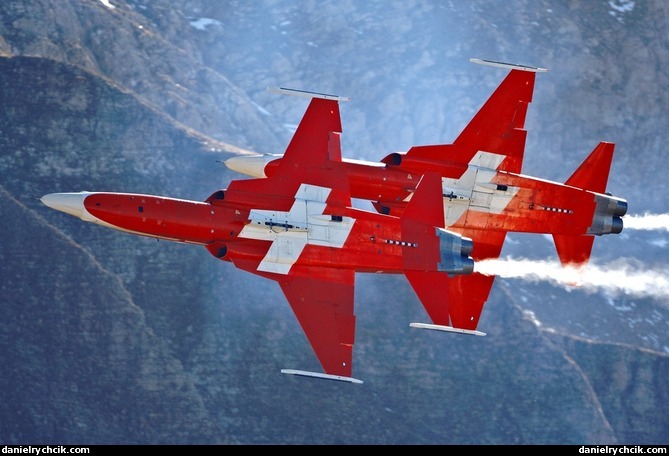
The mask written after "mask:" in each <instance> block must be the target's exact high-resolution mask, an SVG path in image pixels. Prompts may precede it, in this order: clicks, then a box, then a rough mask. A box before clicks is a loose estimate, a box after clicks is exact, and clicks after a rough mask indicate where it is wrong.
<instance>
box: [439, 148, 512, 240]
mask: <svg viewBox="0 0 669 456" xmlns="http://www.w3.org/2000/svg"><path fill="white" fill-rule="evenodd" d="M502 160H504V155H499V154H492V153H490V152H483V151H478V152H477V153H476V155H474V157H472V159H471V160H470V161H469V166H468V167H467V170H466V171H465V172H464V173H463V174H462V176H460V177H459V178H458V179H452V178H442V179H441V186H442V190H443V194H444V218H445V222H446V225H445V226H446V227H449V226H451V225H453V224H454V223H455V222H457V221H458V219H459V218H460V217H461V216H462V214H464V213H465V212H466V211H467V210H472V211H480V212H488V213H492V214H501V213H502V211H503V210H504V209H505V208H506V206H508V204H509V202H510V201H511V200H512V199H513V197H514V196H515V195H516V193H518V190H519V189H518V188H517V187H507V188H506V190H499V189H498V188H497V185H495V184H493V183H491V182H492V180H493V179H494V178H495V175H496V174H497V168H498V167H499V165H500V164H501V163H502Z"/></svg>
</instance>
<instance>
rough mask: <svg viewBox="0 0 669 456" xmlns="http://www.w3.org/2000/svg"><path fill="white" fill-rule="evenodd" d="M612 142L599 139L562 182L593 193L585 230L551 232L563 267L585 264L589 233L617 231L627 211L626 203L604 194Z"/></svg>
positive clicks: (590, 246)
mask: <svg viewBox="0 0 669 456" xmlns="http://www.w3.org/2000/svg"><path fill="white" fill-rule="evenodd" d="M614 147H615V144H613V143H610V142H604V141H602V142H600V143H599V144H598V145H597V147H595V149H594V150H593V151H592V152H591V153H590V155H589V156H588V157H587V158H586V159H585V160H584V161H583V163H581V165H580V166H579V167H578V169H576V171H574V173H573V174H572V175H571V177H569V179H567V181H566V182H565V184H566V185H569V186H572V187H577V188H580V189H583V190H585V191H588V192H590V193H592V194H593V199H594V204H593V215H592V224H591V225H590V228H589V229H588V233H587V234H584V235H581V236H568V235H559V234H554V235H553V240H554V241H555V248H556V250H557V253H558V256H559V257H560V262H561V263H562V265H563V266H567V265H572V266H585V264H586V263H587V262H588V260H589V259H590V254H591V253H592V246H593V243H594V240H595V238H594V236H593V235H601V234H608V233H620V232H621V231H622V228H623V222H622V219H621V218H620V217H621V216H623V215H625V213H626V212H627V202H626V201H625V200H621V199H619V198H615V197H612V196H608V195H605V194H604V192H605V191H606V185H607V182H608V179H609V171H610V169H611V163H612V161H613V149H614Z"/></svg>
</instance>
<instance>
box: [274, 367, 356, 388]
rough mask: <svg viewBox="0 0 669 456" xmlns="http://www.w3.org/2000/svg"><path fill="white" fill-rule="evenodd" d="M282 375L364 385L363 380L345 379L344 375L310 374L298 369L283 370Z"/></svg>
mask: <svg viewBox="0 0 669 456" xmlns="http://www.w3.org/2000/svg"><path fill="white" fill-rule="evenodd" d="M281 373H282V374H290V375H299V376H302V377H314V378H322V379H325V380H336V381H338V382H348V383H359V384H360V383H363V382H362V380H358V379H357V378H353V377H344V376H342V375H330V374H322V373H320V372H310V371H303V370H296V369H281Z"/></svg>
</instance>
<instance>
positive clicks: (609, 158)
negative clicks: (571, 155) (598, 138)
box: [565, 141, 615, 193]
mask: <svg viewBox="0 0 669 456" xmlns="http://www.w3.org/2000/svg"><path fill="white" fill-rule="evenodd" d="M614 147H615V144H613V143H610V142H605V141H602V142H600V143H599V144H598V145H597V147H595V149H594V150H593V151H592V152H591V153H590V155H588V158H586V159H585V160H584V161H583V163H581V166H579V167H578V169H577V170H576V171H574V174H572V175H571V177H570V178H569V179H567V182H565V184H566V185H571V186H572V187H578V188H582V189H585V190H590V191H592V192H597V193H604V192H605V191H606V183H607V182H608V180H609V170H610V169H611V163H612V162H613V149H614Z"/></svg>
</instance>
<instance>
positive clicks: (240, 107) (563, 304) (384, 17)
mask: <svg viewBox="0 0 669 456" xmlns="http://www.w3.org/2000/svg"><path fill="white" fill-rule="evenodd" d="M668 11H669V6H668V5H666V4H665V2H662V1H661V0H653V1H649V2H643V3H641V2H628V1H623V0H618V1H612V2H561V3H559V4H557V5H556V4H555V2H548V1H546V2H544V1H532V2H530V1H523V0H514V1H511V2H503V3H500V2H496V1H492V0H477V1H473V2H425V1H410V2H406V1H393V0H390V1H379V2H375V1H372V2H355V1H323V2H309V1H300V2H285V1H281V0H266V1H262V2H245V1H213V2H212V1H204V0H179V1H167V0H151V1H149V0H109V1H99V0H84V1H81V0H21V1H19V0H5V1H3V2H2V3H0V102H1V104H0V105H1V106H2V109H1V110H0V175H1V176H2V180H1V181H0V205H1V211H0V213H1V214H3V217H2V218H1V220H2V221H1V222H0V223H2V232H3V236H2V242H0V273H1V274H0V289H1V291H2V293H1V296H2V299H1V301H0V302H2V308H3V318H2V319H0V344H1V345H0V346H1V347H2V350H1V351H0V361H1V363H2V366H3V369H2V374H0V386H1V387H0V403H1V404H3V405H2V407H0V442H2V443H3V444H56V443H61V444H107V443H112V444H113V443H124V444H125V443H151V444H154V443H155V444H167V443H177V444H209V443H215V444H275V443H280V444H553V443H554V444H606V443H619V444H665V443H666V442H667V439H668V438H669V415H668V414H667V412H666V408H665V407H664V404H665V403H666V399H667V392H668V391H669V384H668V383H667V382H668V381H667V378H669V377H668V376H667V371H668V370H669V355H668V353H669V338H668V337H667V334H668V332H667V329H668V328H667V326H668V323H667V322H669V315H668V313H669V306H668V305H667V304H668V303H667V301H666V297H665V298H661V297H660V298H658V297H652V296H651V297H649V296H646V297H643V298H638V297H635V296H626V295H609V294H606V293H602V292H594V293H586V292H579V291H578V290H577V291H565V290H563V289H561V288H558V287H555V286H552V285H550V284H547V283H540V284H525V283H523V282H519V281H506V280H500V279H498V280H497V281H496V284H495V287H494V288H493V291H492V293H491V298H490V300H489V302H488V304H487V305H486V308H485V309H484V312H483V315H482V318H481V323H480V328H481V329H482V330H484V331H485V332H487V333H488V335H487V336H486V337H484V338H472V337H459V335H445V334H434V333H431V332H428V331H418V330H413V329H410V328H409V326H408V324H409V323H410V322H413V321H427V320H426V319H427V317H426V315H425V313H424V311H423V309H422V307H421V306H420V303H419V302H418V301H417V299H416V298H415V296H414V294H413V292H412V290H411V288H410V286H409V285H408V283H407V282H406V280H404V278H402V277H393V276H390V277H389V276H384V277H380V276H369V275H358V277H357V288H356V315H357V332H356V345H355V358H354V363H355V365H354V372H355V375H356V376H357V377H359V378H362V379H363V380H364V381H365V383H364V384H363V385H348V384H339V383H336V382H334V383H333V382H322V381H311V380H309V379H303V378H295V377H292V376H286V375H282V374H281V373H280V369H282V368H299V369H306V370H319V366H318V363H317V360H316V358H315V356H314V355H313V353H312V352H311V348H310V346H309V344H308V343H307V341H306V338H305V337H304V335H303V333H302V331H301V329H300V327H299V325H298V323H297V321H296V319H295V317H294V315H293V314H292V311H291V309H290V307H289V306H288V304H287V302H286V301H285V298H284V297H283V294H282V293H281V290H280V289H279V287H278V286H277V285H276V284H274V283H271V282H269V281H266V280H264V279H261V278H259V277H255V276H251V275H249V274H247V273H244V272H242V271H239V270H236V269H235V268H234V267H233V266H232V265H230V264H227V263H222V262H220V261H218V260H216V259H215V258H213V257H212V256H211V255H209V253H208V252H207V251H206V250H205V249H202V248H199V247H195V246H188V245H180V244H174V243H169V242H163V241H160V242H158V241H155V240H151V239H144V238H138V237H134V236H131V235H126V234H123V233H118V232H113V231H111V230H106V229H104V228H101V227H99V226H95V225H91V224H86V223H83V222H81V221H79V220H77V219H75V218H73V217H67V216H65V215H63V214H60V213H57V212H55V211H51V210H49V209H48V208H46V207H44V206H43V205H42V204H41V203H40V202H39V201H38V200H37V199H36V197H39V196H42V195H44V194H46V193H50V192H59V191H79V190H99V191H128V192H138V193H154V194H162V195H169V196H174V197H183V198H189V199H199V200H204V199H206V198H207V197H208V196H209V195H210V194H211V193H213V192H214V191H216V190H218V189H220V188H225V187H226V186H227V184H228V183H229V182H230V180H231V179H237V178H240V176H239V175H236V174H235V173H232V172H230V171H228V170H227V168H225V167H224V166H223V165H222V164H219V163H218V162H217V161H220V160H223V159H225V158H227V157H229V156H231V155H232V154H236V153H245V151H247V150H252V151H258V152H273V153H281V152H282V151H283V149H284V148H285V146H286V144H287V142H288V140H289V139H290V137H291V135H292V129H293V128H294V126H295V125H296V124H297V123H298V122H299V119H300V118H301V116H302V114H303V111H304V108H305V107H306V102H305V101H304V100H300V99H293V98H291V97H282V96H278V95H276V94H272V93H268V92H267V91H266V90H265V88H266V87H267V86H276V85H285V86H289V87H294V88H299V89H305V90H316V91H321V92H327V93H338V94H340V95H346V96H351V97H352V101H351V102H350V103H346V104H343V105H342V108H341V110H342V122H343V127H344V137H343V139H344V144H343V146H344V150H343V153H344V155H345V156H347V157H351V158H365V159H370V160H378V159H380V158H381V157H383V156H384V155H386V154H387V153H390V152H393V151H396V150H406V149H407V148H408V147H411V146H412V145H415V144H428V143H438V142H451V141H452V140H453V139H454V138H455V137H456V136H457V134H458V132H459V130H460V129H461V128H462V127H463V126H464V125H465V124H466V123H467V121H468V120H469V118H470V117H471V115H472V114H473V113H474V112H475V111H476V110H477V109H478V107H479V106H480V105H481V104H482V103H483V102H484V101H485V99H486V98H487V96H488V95H489V94H490V93H491V92H492V90H494V88H495V87H496V86H497V84H499V82H500V81H501V80H502V78H503V77H504V75H505V73H504V72H503V71H500V70H494V69H490V68H485V67H479V66H476V65H472V64H470V63H468V62H467V59H468V58H470V57H480V58H489V59H493V60H501V61H511V62H517V63H522V64H529V65H536V66H542V67H548V68H549V69H550V71H549V72H548V73H545V74H539V75H538V76H537V82H536V87H535V98H534V101H533V103H532V105H531V106H530V112H529V115H528V121H527V128H528V131H529V134H528V142H527V149H526V160H525V168H524V171H525V172H526V173H527V174H530V175H535V176H539V177H545V178H548V179H553V180H564V179H566V178H567V177H568V176H569V175H570V174H571V172H572V171H573V169H575V168H576V167H577V166H578V164H579V163H580V161H581V160H583V159H584V158H585V156H586V155H587V153H588V152H589V151H590V150H591V149H592V148H594V146H595V145H596V144H597V142H598V141H600V140H609V141H613V142H615V143H616V155H615V157H614V166H613V168H612V170H611V177H610V179H609V190H610V191H611V192H612V193H613V194H614V195H616V196H621V197H624V198H627V199H628V201H629V203H630V212H631V213H632V214H641V213H643V212H644V211H654V212H666V208H667V205H666V201H665V199H664V198H663V195H664V193H665V192H666V190H667V181H666V179H663V178H662V170H663V169H666V164H667V159H666V155H665V154H664V151H663V147H662V145H663V144H664V143H665V140H666V138H665V136H666V135H667V132H666V128H665V125H666V123H667V114H666V106H667V105H668V104H667V101H668V100H667V96H668V95H667V94H669V91H668V90H666V89H667V87H669V81H667V77H668V76H667V74H666V72H665V71H663V68H664V67H665V66H666V64H668V63H669V54H668V51H669V46H668V42H667V41H668V39H669V38H668V37H669V33H667V27H668V26H669V21H667V13H668ZM666 237H667V234H666V232H660V233H648V234H645V233H641V234H639V233H638V232H634V231H632V232H628V231H623V233H622V234H621V235H619V236H610V237H603V238H602V239H597V241H596V242H595V251H594V252H593V253H594V255H593V259H594V260H596V261H606V262H616V261H621V259H624V260H626V261H629V260H634V261H636V262H637V263H638V264H640V265H641V268H642V269H643V267H646V266H648V267H650V266H652V267H663V265H665V266H666V258H667V255H666V248H667V247H666V245H667V244H666V241H667V239H666ZM663 239H664V243H663V242H661V241H662V240H663ZM510 241H511V242H509V244H508V245H507V246H505V252H506V253H508V254H511V255H519V256H522V255H530V254H531V253H535V254H537V255H554V253H553V252H552V251H551V249H552V246H550V245H549V244H548V243H547V242H546V240H545V239H543V237H541V236H534V237H529V236H528V237H517V238H513V237H512V238H511V239H510ZM658 265H659V266H658ZM665 296H666V295H665Z"/></svg>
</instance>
